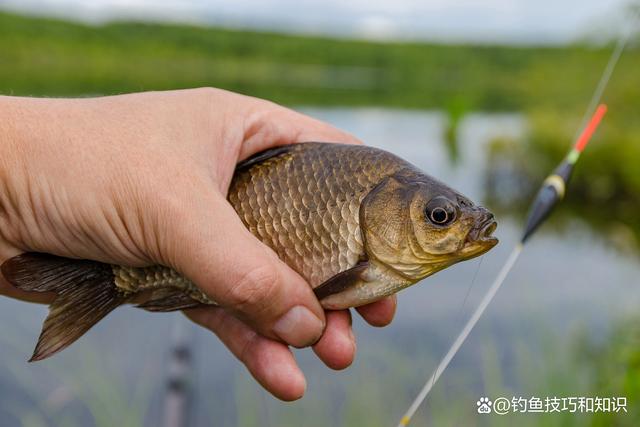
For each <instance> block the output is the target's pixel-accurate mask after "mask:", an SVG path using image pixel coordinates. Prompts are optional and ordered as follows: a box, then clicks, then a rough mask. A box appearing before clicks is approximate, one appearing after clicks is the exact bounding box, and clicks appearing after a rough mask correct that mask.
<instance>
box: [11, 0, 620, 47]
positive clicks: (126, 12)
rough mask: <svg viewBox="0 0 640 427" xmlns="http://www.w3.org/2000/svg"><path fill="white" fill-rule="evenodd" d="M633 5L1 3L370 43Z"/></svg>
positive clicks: (484, 30) (485, 32)
mask: <svg viewBox="0 0 640 427" xmlns="http://www.w3.org/2000/svg"><path fill="white" fill-rule="evenodd" d="M628 1H629V0H607V1H601V0H562V1H560V0H537V1H532V0H456V1H451V0H386V1H376V2H374V1H371V0H349V1H344V0H209V1H207V0H165V1H158V0H155V1H154V0H93V1H83V0H0V7H5V8H11V9H18V10H23V11H30V12H35V13H45V14H55V15H59V16H65V17H71V18H75V19H83V20H87V21H91V22H99V21H103V20H108V19H114V18H135V19H150V20H177V21H187V22H200V23H214V24H223V25H230V26H240V27H258V28H269V29H277V30H283V31H292V32H318V33H327V34H334V35H346V36H363V37H368V38H391V37H394V38H395V37H400V38H437V39H449V40H462V41H465V40H474V41H501V42H522V41H549V42H565V41H569V40H571V39H574V38H576V37H579V36H581V35H584V34H585V33H588V32H589V28H590V25H592V24H595V25H599V26H600V28H604V29H606V28H607V27H612V26H611V25H609V24H610V22H611V20H613V18H614V17H615V16H616V13H618V12H619V11H620V10H622V8H623V5H624V4H626V3H628Z"/></svg>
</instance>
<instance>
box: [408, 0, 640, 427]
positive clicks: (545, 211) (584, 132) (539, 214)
mask: <svg viewBox="0 0 640 427" xmlns="http://www.w3.org/2000/svg"><path fill="white" fill-rule="evenodd" d="M639 20H640V9H638V10H637V11H636V13H635V14H634V19H632V20H631V23H630V24H629V28H628V29H627V31H625V32H624V33H622V34H621V35H620V38H619V40H618V43H617V45H616V48H615V49H614V51H613V53H612V55H611V58H610V59H609V62H608V63H607V66H606V68H605V70H604V73H603V74H602V77H601V79H600V81H599V83H598V86H597V87H596V90H595V92H594V94H593V97H592V99H591V103H590V104H589V107H588V108H587V112H586V114H585V120H583V125H582V126H581V127H580V129H579V132H578V134H577V136H576V145H575V148H574V149H573V150H572V151H570V153H569V155H568V156H567V159H566V160H565V161H564V162H563V163H561V165H560V166H559V167H558V168H557V169H556V171H555V173H554V174H552V175H551V176H549V177H548V178H547V180H546V181H545V184H544V185H543V187H542V189H541V191H540V192H539V193H538V196H537V198H536V200H535V202H534V204H533V205H532V210H531V213H530V216H529V218H528V221H527V227H526V229H525V234H524V236H523V238H522V239H521V241H520V242H519V243H518V244H517V245H516V246H515V247H514V248H513V250H512V252H511V254H510V255H509V257H508V258H507V261H506V262H505V264H504V265H503V266H502V269H500V272H499V273H498V275H497V277H496V279H495V280H494V282H493V284H492V285H491V287H490V288H489V290H488V291H487V293H486V295H485V296H484V297H483V299H482V301H481V302H480V304H479V305H478V308H476V310H475V312H474V313H473V315H472V316H471V318H470V319H469V320H468V321H467V323H466V324H465V326H464V328H463V329H462V331H461V332H460V334H459V335H458V337H457V338H456V340H455V341H454V343H453V344H452V345H451V348H450V349H449V351H448V352H447V354H446V355H445V356H444V358H443V359H442V360H441V361H440V363H439V364H438V366H437V367H436V369H435V371H434V372H433V375H432V376H431V377H430V378H429V379H428V380H427V382H426V383H425V385H424V387H423V388H422V390H420V393H418V396H416V398H415V400H414V401H413V403H412V404H411V406H410V407H409V409H408V410H407V412H406V413H405V414H404V416H403V417H402V418H401V419H400V422H399V423H398V427H406V426H408V425H409V423H410V422H411V419H412V418H413V416H414V415H415V413H416V412H417V411H418V409H419V408H420V405H422V403H423V402H424V400H425V399H426V398H427V396H428V395H429V392H430V391H431V389H432V388H433V386H434V385H435V383H436V382H437V381H438V379H439V378H440V376H441V375H442V373H443V372H444V370H445V369H446V368H447V366H449V363H450V362H451V360H452V359H453V357H454V356H455V355H456V353H457V352H458V350H460V347H461V346H462V344H464V342H465V340H466V339H467V337H468V336H469V334H470V333H471V331H472V330H473V328H474V326H475V325H476V323H478V321H479V320H480V317H482V314H483V313H484V312H485V310H486V309H487V307H488V306H489V304H490V303H491V301H492V300H493V298H494V297H495V295H496V294H497V292H498V291H499V290H500V287H501V286H502V284H503V283H504V281H505V280H506V278H507V276H508V275H509V272H510V271H511V270H512V269H513V267H514V265H515V263H516V261H517V260H518V257H519V256H520V254H521V253H522V250H523V249H524V242H525V241H526V239H527V238H528V237H529V236H530V234H531V233H533V232H534V231H535V229H536V228H537V226H539V225H540V224H541V223H542V222H543V221H544V220H545V219H546V217H547V216H548V215H549V213H550V212H551V209H552V208H553V206H554V205H555V204H556V203H557V202H558V201H560V200H562V198H563V197H564V193H565V186H566V184H567V182H568V179H569V177H570V175H571V171H572V169H573V166H574V165H575V163H576V161H577V160H578V158H579V156H580V153H581V152H582V150H583V149H584V148H585V146H586V144H587V142H588V141H589V139H590V137H591V136H592V135H593V133H594V132H595V129H596V128H597V126H598V124H599V123H600V121H601V120H602V117H603V116H604V114H605V113H606V110H607V108H606V106H600V107H598V104H599V103H600V101H601V99H602V97H603V95H604V92H605V90H606V88H607V86H608V84H609V82H610V80H611V76H612V75H613V72H614V70H615V68H616V66H617V65H618V62H619V61H620V57H621V56H622V53H623V52H624V49H625V48H626V46H627V43H628V42H629V40H630V39H631V36H632V35H633V33H634V30H635V27H636V25H637V23H638V21H639ZM592 114H593V117H592V119H591V121H589V117H590V116H591V115H592Z"/></svg>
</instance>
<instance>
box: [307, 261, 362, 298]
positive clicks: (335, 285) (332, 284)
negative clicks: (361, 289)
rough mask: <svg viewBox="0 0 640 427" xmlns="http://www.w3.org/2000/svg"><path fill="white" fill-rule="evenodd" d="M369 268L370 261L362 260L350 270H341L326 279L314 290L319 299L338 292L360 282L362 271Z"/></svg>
mask: <svg viewBox="0 0 640 427" xmlns="http://www.w3.org/2000/svg"><path fill="white" fill-rule="evenodd" d="M367 268H369V261H360V262H359V263H358V264H356V265H355V266H354V267H352V268H350V269H349V270H345V271H343V272H340V273H338V274H336V275H335V276H333V277H332V278H330V279H329V280H327V281H325V282H324V283H322V284H321V285H320V286H318V287H316V288H315V289H314V290H313V292H314V293H315V294H316V297H317V298H318V300H322V299H324V298H326V297H328V296H330V295H334V294H338V293H340V292H342V291H344V290H346V289H348V288H349V287H351V286H353V285H355V284H356V283H358V282H359V281H360V280H361V279H362V273H364V272H365V270H367Z"/></svg>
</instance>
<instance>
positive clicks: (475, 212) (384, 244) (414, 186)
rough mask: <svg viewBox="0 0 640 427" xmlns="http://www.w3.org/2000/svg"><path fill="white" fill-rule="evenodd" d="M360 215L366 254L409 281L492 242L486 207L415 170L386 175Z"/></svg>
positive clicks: (490, 218) (493, 226)
mask: <svg viewBox="0 0 640 427" xmlns="http://www.w3.org/2000/svg"><path fill="white" fill-rule="evenodd" d="M360 217H361V225H362V230H363V235H364V241H365V247H366V251H367V254H368V256H369V257H370V258H372V259H375V260H377V261H378V262H379V263H381V264H383V265H384V266H385V267H387V268H388V269H389V270H392V271H393V272H395V273H398V274H399V275H401V276H402V277H404V278H405V279H407V280H408V281H410V282H411V283H415V282H417V281H418V280H421V279H423V278H425V277H427V276H430V275H431V274H433V273H435V272H437V271H440V270H442V269H444V268H447V267H449V266H450V265H452V264H455V263H457V262H460V261H464V260H468V259H471V258H474V257H477V256H479V255H482V254H484V253H485V252H487V251H488V250H490V249H491V248H493V247H494V246H495V245H496V244H497V243H498V239H496V238H495V237H494V236H493V232H494V231H495V229H496V227H497V223H496V221H495V219H494V216H493V214H492V213H491V212H489V210H487V209H486V208H484V207H482V206H478V205H476V204H474V203H473V202H472V201H471V200H469V199H468V198H466V197H464V196H463V195H462V194H460V193H458V192H457V191H455V190H453V189H451V188H449V187H448V186H446V185H445V184H443V183H441V182H439V181H437V180H435V179H433V178H431V177H429V176H426V175H424V174H422V173H418V172H415V171H408V172H407V171H405V172H402V173H399V174H396V175H394V176H391V177H388V178H386V179H385V181H383V182H382V183H381V184H380V185H378V187H376V189H374V190H373V191H372V192H371V193H369V194H368V195H367V197H366V198H365V199H364V200H363V205H362V207H361V213H360Z"/></svg>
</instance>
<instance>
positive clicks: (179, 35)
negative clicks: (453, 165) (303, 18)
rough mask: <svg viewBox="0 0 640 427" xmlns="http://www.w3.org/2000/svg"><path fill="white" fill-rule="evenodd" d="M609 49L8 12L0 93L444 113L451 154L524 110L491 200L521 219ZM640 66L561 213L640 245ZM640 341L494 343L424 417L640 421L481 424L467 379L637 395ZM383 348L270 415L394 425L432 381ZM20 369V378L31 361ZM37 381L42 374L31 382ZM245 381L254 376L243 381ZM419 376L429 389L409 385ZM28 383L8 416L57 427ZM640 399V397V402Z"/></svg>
mask: <svg viewBox="0 0 640 427" xmlns="http://www.w3.org/2000/svg"><path fill="white" fill-rule="evenodd" d="M610 53H611V46H610V45H602V46H598V47H594V46H591V45H575V46H570V47H545V48H538V47H499V46H452V45H436V44H425V43H404V42H403V43H396V42H393V43H391V42H389V43H377V42H365V41H353V40H351V41H349V40H336V39H329V38H319V37H299V36H292V35H279V34H269V33H257V32H250V31H232V30H223V29H214V28H205V27H196V26H186V25H166V24H151V23H133V22H117V23H109V24H105V25H100V26H88V25H83V24H78V23H70V22H64V21H60V20H54V19H45V18H33V17H25V16H20V15H15V14H9V13H0V94H13V95H39V96H86V95H91V94H116V93H123V92H130V91H141V90H161V89H176V88H186V87H194V86H215V87H220V88H224V89H228V90H233V91H236V92H241V93H246V94H249V95H252V96H258V97H263V98H267V99H271V100H274V101H276V102H280V103H283V104H288V105H302V104H305V105H318V106H323V105H339V106H358V105H376V106H387V107H402V108H421V109H425V108H435V109H440V110H444V111H445V112H446V113H447V117H448V119H449V125H448V127H447V128H446V135H445V136H446V138H445V140H446V142H447V147H448V153H449V155H450V158H451V159H452V160H455V159H456V158H457V156H458V154H459V153H458V147H457V144H456V138H457V136H456V134H457V128H458V124H459V123H460V121H461V119H462V118H463V116H464V115H465V114H466V113H468V112H470V111H477V110H482V111H522V112H524V113H525V114H527V116H528V118H529V128H530V129H529V130H530V132H528V135H527V137H526V139H525V141H524V143H523V141H509V140H505V139H502V140H496V141H494V143H493V145H492V147H491V152H490V158H491V164H490V167H489V168H488V176H487V180H488V182H487V183H488V185H487V188H488V189H489V196H491V197H490V198H491V199H493V201H492V202H491V203H490V204H491V205H492V207H493V205H502V206H503V208H504V209H505V210H508V211H509V212H513V211H514V210H515V209H517V208H519V209H525V208H526V204H527V203H528V201H529V200H530V197H531V194H532V192H534V191H535V190H536V189H537V186H538V184H539V183H540V181H541V180H542V179H543V178H544V176H545V175H546V174H547V173H548V172H549V171H550V170H551V169H552V168H553V167H554V166H555V165H556V164H557V163H558V162H559V161H560V160H561V159H562V157H563V156H564V155H565V153H566V151H567V149H568V147H569V145H570V141H571V140H572V139H573V137H574V133H575V131H576V129H578V128H579V125H580V123H579V120H580V118H581V117H582V113H583V110H584V108H585V106H586V105H587V103H588V102H589V99H590V97H591V94H592V91H593V89H594V88H595V85H596V84H597V81H598V79H599V77H600V74H601V73H602V70H603V68H604V66H605V64H606V62H607V60H608V58H609V55H610ZM639 69H640V51H639V50H638V49H637V47H634V46H631V47H630V48H629V49H628V50H627V51H626V52H625V53H624V55H623V57H622V61H621V62H620V64H619V67H618V69H617V70H616V73H615V74H614V76H613V79H612V81H611V84H610V86H609V88H608V90H607V93H606V101H607V103H608V104H609V106H610V113H609V116H608V117H607V118H606V121H605V124H604V125H603V127H602V129H601V131H600V132H599V133H598V135H597V141H595V142H594V144H593V146H592V147H590V148H589V151H588V154H586V155H585V156H583V159H582V160H581V162H580V165H579V166H578V168H577V171H576V176H575V177H574V182H573V185H572V189H571V192H570V194H569V196H568V198H567V200H566V203H565V205H564V207H563V208H562V211H563V213H564V214H565V217H568V216H569V215H571V216H573V217H575V216H579V217H581V218H586V219H588V220H589V221H591V222H592V223H593V224H594V229H596V230H602V231H605V232H606V234H607V235H609V236H610V237H611V238H612V239H614V240H616V241H618V242H621V245H622V246H629V247H635V248H636V249H637V246H638V245H637V241H638V240H637V239H638V236H640V231H639V230H640V216H638V212H640V197H639V196H638V195H640V168H638V166H637V165H638V161H639V160H640V141H639V139H640V137H639V135H640V122H639V121H638V118H637V115H638V113H637V112H638V110H639V107H640V84H638V76H639V74H638V70H639ZM634 236H635V237H634ZM637 334H638V332H637V330H635V329H634V328H633V325H622V326H620V327H619V328H618V330H617V331H616V332H615V333H614V334H613V338H612V340H611V341H607V342H606V344H602V345H599V344H597V343H594V342H590V341H587V340H586V339H583V340H577V341H574V342H577V343H578V344H576V345H575V346H574V351H573V352H572V353H567V355H566V356H564V357H560V356H559V355H558V353H559V348H563V347H564V346H565V345H566V337H562V340H557V341H552V342H549V343H548V344H547V345H546V347H545V348H544V349H542V350H540V349H537V351H531V349H530V348H529V347H528V346H527V345H528V342H522V343H514V354H512V355H510V356H509V359H508V360H507V359H505V356H504V355H500V354H496V352H495V351H496V350H495V347H494V346H491V345H490V344H487V346H486V351H485V354H483V355H482V357H481V360H482V363H483V366H482V367H481V368H479V367H478V366H473V367H471V368H469V369H467V370H466V371H459V374H458V375H459V376H458V377H456V376H451V375H450V376H449V377H448V378H447V383H448V384H449V386H448V387H445V388H438V390H436V392H434V394H433V395H432V397H431V398H430V402H431V403H430V404H429V406H428V408H429V409H428V410H423V411H421V412H420V413H419V414H418V416H417V418H416V425H424V424H426V423H427V422H430V423H431V424H433V425H466V426H471V425H478V423H480V424H479V425H492V426H493V425H505V426H507V425H520V426H528V425H544V426H574V425H576V426H578V425H580V426H583V425H592V426H605V425H616V426H632V425H639V423H640V414H638V413H637V412H633V413H630V414H628V415H627V416H625V417H621V416H614V415H610V416H599V415H597V416H592V417H573V416H540V417H537V416H533V417H525V416H518V417H504V418H496V417H491V418H484V419H483V418H479V417H478V416H477V414H476V413H475V412H474V410H475V407H474V405H475V399H477V398H478V396H479V395H478V392H477V389H478V387H474V388H469V384H468V383H469V379H470V378H477V377H478V371H479V370H482V372H484V373H485V377H484V378H483V382H482V384H481V385H480V387H482V388H483V389H484V390H485V391H486V392H487V394H488V395H490V396H491V397H497V396H499V395H505V394H508V393H512V394H513V393H515V392H516V391H517V390H516V389H515V388H514V386H513V385H512V384H506V383H505V379H504V378H505V377H512V376H513V375H510V374H508V373H505V372H504V371H503V368H502V367H504V366H511V368H512V370H513V372H519V373H520V374H521V375H522V377H521V383H522V384H528V385H531V387H529V389H530V390H535V391H536V394H537V395H546V394H548V393H549V392H553V393H557V394H562V393H564V394H565V395H575V394H576V392H577V391H581V390H584V393H580V394H584V395H591V396H595V395H605V394H611V395H625V396H626V397H628V399H629V401H630V402H637V401H638V399H640V388H639V387H640V381H639V378H638V375H640V366H639V363H640V350H638V349H640V345H638V340H639V338H638V336H637ZM4 348H5V349H6V348H7V346H4ZM372 353H373V354H377V355H379V358H380V363H378V364H376V362H375V361H374V362H373V363H372V364H371V367H370V369H368V370H363V371H362V373H361V375H362V378H357V379H356V380H354V381H353V382H352V386H351V387H352V388H353V389H350V390H348V391H347V392H346V393H345V392H341V393H335V394H332V395H331V397H332V398H333V399H334V400H335V401H327V402H320V403H319V404H318V408H317V411H314V412H313V413H308V412H302V411H301V412H300V413H293V412H291V411H289V412H287V413H286V416H285V413H284V412H283V413H279V412H278V413H272V414H270V418H271V419H273V420H277V424H276V425H285V424H287V423H289V422H291V421H292V418H291V417H293V418H294V421H295V425H301V424H304V423H305V420H308V419H310V417H311V418H312V419H313V420H314V421H315V422H317V424H322V425H371V426H375V425H382V424H381V420H385V419H387V418H389V415H388V414H389V413H392V414H394V415H393V417H395V415H399V414H401V413H402V411H403V410H404V409H405V405H406V403H407V402H409V401H410V400H411V398H412V397H413V393H414V392H415V389H417V387H419V382H420V380H421V379H422V376H421V375H419V376H416V375H415V374H416V373H415V371H414V370H413V369H411V368H410V367H413V366H415V361H413V360H410V359H408V358H407V357H406V354H405V351H404V350H403V349H393V348H389V347H386V346H380V348H377V349H376V351H375V352H372ZM532 354H534V355H535V356H536V357H532V356H531V355H532ZM562 354H565V353H562ZM540 355H542V356H541V357H538V356H540ZM16 360H17V359H16ZM390 361H393V363H390ZM430 362H431V363H432V364H433V363H435V360H432V361H430ZM507 362H508V363H507ZM390 366H391V367H393V369H389V367H390ZM85 370H86V373H85V372H84V371H85ZM93 370H95V367H94V366H87V367H86V369H84V370H83V369H81V371H82V372H81V373H82V374H83V375H85V374H86V375H87V378H92V377H91V375H90V372H91V371H93ZM15 372H17V373H18V372H21V371H20V369H19V367H16V370H15ZM513 372H512V374H513ZM578 379H579V380H578ZM585 379H586V380H585ZM93 380H94V381H93V382H91V387H93V388H91V387H89V386H86V385H85V386H82V384H73V385H72V386H70V389H71V390H72V391H73V393H72V394H73V395H74V396H75V397H76V398H78V399H79V400H81V401H83V402H84V399H86V400H87V402H84V405H85V406H86V408H84V409H83V410H84V411H86V412H90V413H91V417H92V418H91V419H92V421H93V422H94V423H95V425H108V423H109V421H108V420H109V419H113V418H114V417H115V415H118V416H119V417H121V419H122V420H123V425H124V424H128V425H135V424H137V423H139V422H140V421H139V420H140V419H142V418H144V414H142V413H140V412H139V410H138V408H140V407H145V406H146V402H143V401H144V400H145V398H144V397H141V396H146V395H147V393H146V392H145V391H144V390H143V391H140V392H139V393H140V395H139V396H138V394H137V392H136V393H133V396H132V395H131V393H129V394H124V393H122V391H121V390H122V385H121V384H120V383H119V382H118V380H117V379H115V378H114V377H112V378H109V380H110V381H111V384H106V383H105V384H103V383H101V382H100V379H98V378H93ZM30 381H35V379H33V378H32V379H24V378H23V379H22V382H25V383H28V382H30ZM240 381H242V382H244V381H250V380H249V379H247V378H245V377H243V379H241V380H240ZM585 381H586V382H585ZM16 382H20V381H18V380H16ZM242 382H241V383H240V384H239V386H238V387H237V388H236V393H237V400H238V401H242V402H244V404H243V408H247V409H243V411H241V412H240V413H239V415H238V420H237V421H238V422H237V424H238V425H246V426H251V425H260V424H261V420H264V414H263V413H262V412H261V411H260V409H259V408H261V405H262V404H261V402H260V396H257V397H256V396H255V395H252V394H251V391H250V388H245V387H244V386H243V383H242ZM84 383H85V382H83V384H84ZM362 384H383V385H385V389H384V393H383V392H382V391H381V388H380V387H374V386H367V387H363V386H362ZM407 384H412V385H413V386H415V387H413V388H411V389H410V390H407ZM1 386H2V384H0V388H1ZM323 386H324V387H330V385H329V384H324V385H323ZM85 387H89V388H85ZM145 387H146V386H145ZM145 387H143V388H145ZM28 388H30V387H27V386H25V391H24V393H23V391H22V390H18V391H17V392H16V391H15V390H14V394H15V395H16V399H15V401H14V400H11V401H7V402H4V404H3V405H0V409H2V410H4V411H5V412H4V413H5V414H6V413H8V412H9V409H7V408H10V409H11V410H13V411H14V412H16V414H15V415H14V416H15V418H16V419H18V418H20V423H21V424H23V425H50V424H52V423H53V421H52V420H51V419H50V418H49V417H50V416H51V415H45V414H49V413H51V410H50V409H47V408H44V409H42V410H40V409H37V408H36V409H35V410H31V409H28V408H21V407H19V406H18V402H19V401H23V400H24V399H23V398H20V393H23V394H27V392H26V389H28ZM251 390H253V389H251ZM390 390H394V391H395V392H396V394H395V399H393V400H392V401H387V402H384V404H382V403H383V399H384V396H389V395H391V393H390ZM67 393H68V392H67ZM54 400H55V399H54ZM89 401H90V402H94V403H90V402H89ZM451 402H465V405H466V406H464V408H466V409H464V410H463V409H461V408H463V405H456V407H457V408H459V409H460V410H444V409H443V408H451ZM94 404H95V405H96V406H95V407H93V406H92V405H94ZM29 406H32V405H29ZM5 407H6V408H5ZM437 408H440V409H439V410H437ZM638 408H640V407H638V406H637V405H636V406H635V408H634V411H637V409H638ZM432 409H433V410H432ZM54 412H55V411H54ZM56 414H57V415H56V417H58V416H59V418H55V421H60V422H61V423H62V424H64V425H73V423H72V422H70V421H69V422H66V421H61V420H63V418H64V417H66V416H67V414H66V413H65V412H64V411H60V412H59V413H56ZM332 414H333V415H332ZM485 422H486V424H485ZM62 424H61V425H62Z"/></svg>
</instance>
